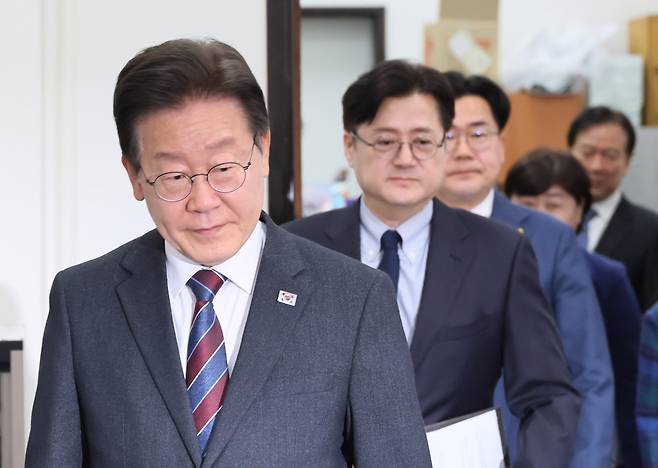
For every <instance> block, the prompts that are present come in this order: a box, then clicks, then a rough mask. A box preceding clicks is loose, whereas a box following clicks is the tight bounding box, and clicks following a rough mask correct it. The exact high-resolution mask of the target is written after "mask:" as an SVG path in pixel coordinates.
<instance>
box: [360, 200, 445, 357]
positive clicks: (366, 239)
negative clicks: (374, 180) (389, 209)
mask: <svg viewBox="0 0 658 468" xmlns="http://www.w3.org/2000/svg"><path fill="white" fill-rule="evenodd" d="M432 211H433V205H432V202H431V201H430V202H428V203H427V205H426V206H425V207H424V208H423V209H422V210H421V211H420V212H419V213H417V214H416V215H414V216H413V217H411V218H409V219H408V220H406V221H405V222H404V223H402V224H400V225H399V226H398V227H397V228H395V230H396V231H397V232H398V234H400V237H401V238H402V243H401V244H400V246H399V247H398V256H399V258H400V277H399V279H398V291H397V300H398V308H399V309H400V319H401V320H402V328H403V329H404V334H405V336H406V337H407V343H409V344H411V339H412V337H413V335H414V330H415V329H416V317H417V316H418V307H419V306H420V297H421V295H422V293H423V283H424V281H425V266H426V264H427V253H428V251H429V244H430V221H431V219H432ZM360 214H361V262H362V263H365V264H366V265H368V266H370V267H373V268H377V267H378V266H379V262H381V259H382V252H381V237H382V234H384V232H386V231H387V230H389V229H393V228H391V227H389V226H387V225H386V224H384V223H383V222H382V221H381V220H380V219H379V218H377V217H376V216H375V215H374V214H373V212H372V211H370V210H369V209H368V207H367V206H366V204H365V202H364V201H363V199H361V207H360Z"/></svg>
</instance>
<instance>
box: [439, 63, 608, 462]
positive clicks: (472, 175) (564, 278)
mask: <svg viewBox="0 0 658 468" xmlns="http://www.w3.org/2000/svg"><path fill="white" fill-rule="evenodd" d="M446 76H447V78H448V80H449V81H450V84H451V86H452V89H453V90H454V91H455V97H456V100H455V119H454V121H453V122H452V127H451V128H450V130H449V131H448V132H447V135H446V139H447V141H448V153H447V158H446V164H445V168H444V170H445V173H444V178H443V181H442V183H441V187H440V189H439V190H438V197H439V199H440V200H441V201H443V202H444V203H446V204H447V205H448V206H452V207H454V208H461V209H464V210H469V211H471V212H473V213H476V214H478V215H481V216H483V217H486V218H492V219H496V220H498V221H501V222H503V223H505V224H507V225H509V226H511V227H513V228H515V229H519V230H520V231H521V232H523V233H524V235H525V236H526V237H527V238H528V240H529V241H530V243H531V244H532V247H533V250H534V253H535V255H536V257H537V264H538V267H539V276H540V280H541V285H542V288H543V290H544V294H545V295H546V298H547V299H548V301H549V303H550V304H551V307H552V310H553V313H554V315H555V319H556V322H557V324H558V328H559V331H560V337H561V340H562V346H563V348H564V352H565V356H566V358H567V362H568V363H569V369H570V374H571V378H572V382H573V385H574V387H576V389H577V390H578V392H579V393H580V394H581V396H582V398H583V403H582V409H581V414H580V419H579V426H578V436H577V438H576V440H575V444H574V446H573V449H572V453H571V457H570V461H569V464H568V465H560V466H569V467H572V468H578V467H584V466H587V467H592V468H595V467H600V468H608V467H610V465H611V464H612V451H613V445H614V442H613V430H614V425H615V424H614V421H615V420H614V384H613V376H612V365H611V361H610V354H609V351H608V344H607V339H606V333H605V328H604V324H603V317H602V315H601V311H600V309H599V305H598V301H597V297H596V293H595V291H594V288H593V286H592V282H591V279H590V275H589V270H588V266H587V263H586V261H585V259H584V257H583V256H582V254H581V252H580V251H579V249H578V244H577V241H576V238H575V235H574V233H573V231H572V229H570V228H569V227H568V226H566V225H563V224H562V223H560V222H558V221H556V220H554V219H552V218H550V217H548V216H546V215H543V214H541V213H538V212H535V211H533V210H529V209H527V208H525V207H521V206H517V205H513V204H512V203H511V202H510V201H509V200H507V198H505V196H504V195H502V194H501V193H499V192H498V191H497V190H496V182H497V180H498V176H499V173H500V170H501V167H502V164H503V161H504V159H505V154H504V145H503V139H504V130H505V124H506V123H507V119H508V117H509V114H510V103H509V99H508V98H507V96H506V94H505V92H504V91H503V90H502V89H501V88H500V86H498V85H497V84H496V83H494V82H493V81H492V80H490V79H489V78H486V77H482V76H469V77H466V76H464V75H462V74H461V73H458V72H448V73H446ZM505 377H506V378H507V376H505ZM496 402H497V404H499V405H500V406H502V407H504V410H505V412H504V415H505V428H506V430H507V434H508V440H509V442H510V454H511V457H512V459H513V460H514V459H516V457H518V456H520V454H519V453H518V452H519V451H520V448H518V447H517V444H516V441H517V438H516V434H517V432H518V431H519V424H521V427H522V425H523V422H522V421H521V422H520V423H519V419H518V416H519V415H518V414H517V415H516V417H515V416H513V415H512V414H511V413H510V411H509V409H508V407H507V406H506V405H505V398H504V395H503V386H502V384H501V385H499V387H498V391H497V395H496ZM556 466H557V465H556Z"/></svg>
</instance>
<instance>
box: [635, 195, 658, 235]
mask: <svg viewBox="0 0 658 468" xmlns="http://www.w3.org/2000/svg"><path fill="white" fill-rule="evenodd" d="M628 209H629V210H630V211H631V212H632V213H633V217H635V218H637V219H639V220H641V222H642V228H643V229H647V228H649V229H654V230H657V231H658V213H656V212H654V211H652V210H650V209H648V208H645V207H643V206H642V205H637V204H635V203H631V202H628Z"/></svg>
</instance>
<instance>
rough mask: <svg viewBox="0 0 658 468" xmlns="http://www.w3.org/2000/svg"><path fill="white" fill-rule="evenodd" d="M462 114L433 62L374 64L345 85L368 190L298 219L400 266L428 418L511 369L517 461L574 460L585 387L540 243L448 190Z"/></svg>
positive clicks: (356, 250) (351, 146)
mask: <svg viewBox="0 0 658 468" xmlns="http://www.w3.org/2000/svg"><path fill="white" fill-rule="evenodd" d="M453 115H454V99H453V93H452V90H451V88H450V85H449V83H448V82H447V80H446V78H445V77H444V76H443V75H442V74H441V73H440V72H438V71H436V70H434V69H431V68H429V67H425V66H423V65H415V64H410V63H408V62H405V61H401V60H392V61H388V62H384V63H381V64H380V65H378V66H376V67H375V68H374V69H373V70H371V71H369V72H368V73H365V74H364V75H362V76H361V77H359V79H358V80H356V81H355V82H354V83H352V84H351V85H350V86H349V88H348V89H347V91H346V92H345V94H344V96H343V126H344V134H343V146H344V150H345V156H346V158H347V161H348V162H349V164H350V166H351V167H352V168H353V169H354V171H355V174H356V177H357V180H358V182H359V185H360V186H361V188H362V190H363V197H362V198H361V199H360V200H359V201H358V202H357V203H354V204H353V205H352V206H349V207H347V208H343V209H339V210H334V211H330V212H327V213H322V214H318V215H315V216H311V217H308V218H304V219H301V220H297V221H294V222H292V223H290V224H288V225H286V226H285V227H286V228H287V229H288V230H290V231H291V232H293V233H295V234H299V235H301V236H303V237H306V238H309V239H311V240H314V241H316V242H318V243H320V244H321V245H324V246H325V247H329V248H331V249H334V250H337V251H339V252H341V253H344V254H346V255H349V256H351V257H353V258H356V259H360V260H361V261H362V262H363V263H365V264H366V265H369V266H372V267H377V268H379V269H381V270H383V271H386V272H387V273H388V274H389V276H390V277H391V280H392V282H393V283H394V284H395V285H396V287H397V299H398V304H399V307H400V316H401V318H402V324H403V327H404V330H405V334H406V337H407V341H408V342H409V346H410V351H411V357H412V360H413V362H414V366H415V376H416V389H417V392H418V398H419V400H420V405H421V408H422V411H423V416H424V417H425V422H426V423H427V424H430V423H435V422H438V421H442V420H446V419H450V418H453V417H457V416H462V415H465V414H468V413H472V412H475V411H478V410H482V409H485V408H488V407H490V406H491V403H492V396H493V390H494V386H495V384H496V381H497V380H498V379H499V377H500V375H501V372H504V373H505V382H506V384H507V395H508V401H509V405H510V407H511V408H512V410H513V411H514V413H515V414H516V415H518V416H519V417H520V418H521V420H522V425H521V430H520V431H519V435H518V447H519V455H518V458H517V460H516V462H515V464H514V465H513V466H519V467H521V466H532V467H547V468H548V467H551V468H554V467H556V466H564V465H565V463H566V461H567V460H568V458H569V455H570V453H571V448H572V445H573V441H574V438H575V432H576V425H577V419H578V412H579V406H580V404H579V400H580V399H579V397H578V396H577V394H576V393H575V391H574V389H573V388H572V387H571V384H570V383H569V377H568V369H567V366H566V363H565V360H564V355H563V353H562V349H561V345H560V340H559V337H558V335H557V330H556V326H555V322H554V320H553V317H552V315H551V313H550V309H549V306H548V304H547V303H546V300H545V298H544V296H543V294H542V292H541V287H540V285H539V279H538V274H537V265H536V261H535V258H534V255H533V254H532V248H531V247H530V244H529V243H528V241H527V239H526V238H525V236H522V235H520V234H519V233H517V232H515V231H514V230H512V229H510V228H508V227H506V226H503V225H501V224H499V223H494V222H491V221H489V220H485V219H483V218H481V217H479V216H475V215H472V214H470V213H467V212H464V211H461V210H453V209H451V208H448V207H447V206H445V205H444V204H443V203H441V202H439V201H438V200H436V199H435V194H436V191H437V190H438V188H439V185H440V183H441V179H442V177H443V165H444V164H445V158H446V154H445V133H446V130H447V129H449V128H450V126H451V122H452V119H453Z"/></svg>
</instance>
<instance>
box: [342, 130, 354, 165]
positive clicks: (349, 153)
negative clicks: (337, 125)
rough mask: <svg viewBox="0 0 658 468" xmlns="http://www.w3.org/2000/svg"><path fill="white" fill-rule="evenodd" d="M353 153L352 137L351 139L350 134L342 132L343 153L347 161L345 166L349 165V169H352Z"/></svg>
mask: <svg viewBox="0 0 658 468" xmlns="http://www.w3.org/2000/svg"><path fill="white" fill-rule="evenodd" d="M353 151H354V137H352V134H351V133H350V132H348V131H347V130H345V131H344V132H343V152H344V153H345V159H346V160H347V164H349V166H350V167H354V166H353V164H352V158H353Z"/></svg>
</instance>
